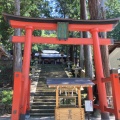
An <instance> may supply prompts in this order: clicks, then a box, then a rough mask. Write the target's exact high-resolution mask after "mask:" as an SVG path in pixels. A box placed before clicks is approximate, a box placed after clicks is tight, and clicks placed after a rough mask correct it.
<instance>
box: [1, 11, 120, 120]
mask: <svg viewBox="0 0 120 120" xmlns="http://www.w3.org/2000/svg"><path fill="white" fill-rule="evenodd" d="M3 16H4V18H5V20H6V21H8V22H9V24H10V26H11V27H12V28H20V29H24V30H25V35H24V36H13V37H12V42H14V43H16V42H20V43H24V56H23V66H22V71H14V94H13V104H12V116H11V120H25V114H26V112H27V111H29V108H30V104H29V97H30V91H29V89H30V80H29V68H30V56H31V46H32V43H47V44H72V45H80V44H83V45H93V53H94V61H95V71H96V84H97V87H98V96H99V106H98V108H99V109H100V111H101V113H105V112H106V111H110V110H108V109H107V101H106V92H105V91H106V90H105V83H104V82H103V78H104V74H103V67H102V60H101V52H100V45H110V44H113V42H112V40H110V39H105V38H99V36H98V33H99V32H107V31H111V30H112V29H113V28H114V26H115V25H117V23H118V22H119V19H110V20H73V19H40V18H28V17H21V16H14V15H9V14H6V13H4V14H3ZM58 22H67V23H68V31H89V32H90V33H91V38H68V40H59V39H57V38H44V37H35V36H33V35H32V33H33V31H34V30H57V23H58ZM111 77H112V79H113V80H114V75H113V76H111ZM115 80H116V81H119V79H118V78H115ZM113 83H114V82H113ZM117 83H118V82H116V84H117ZM116 84H114V86H113V87H115V85H116ZM119 84H120V83H119ZM119 84H118V85H117V89H115V88H113V89H114V96H113V97H115V98H116V99H114V106H115V107H114V109H113V112H114V114H115V117H116V119H117V120H118V119H120V112H119V111H120V104H119V103H118V101H120V95H119V96H117V92H116V90H119V91H120V85H119ZM88 92H89V98H90V99H91V100H92V99H93V97H92V90H91V88H89V91H88ZM116 106H117V107H116ZM105 108H106V109H105Z"/></svg>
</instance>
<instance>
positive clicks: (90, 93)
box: [87, 86, 93, 101]
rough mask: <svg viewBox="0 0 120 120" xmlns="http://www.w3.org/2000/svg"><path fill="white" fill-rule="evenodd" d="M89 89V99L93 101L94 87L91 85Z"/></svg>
mask: <svg viewBox="0 0 120 120" xmlns="http://www.w3.org/2000/svg"><path fill="white" fill-rule="evenodd" d="M87 89H88V99H89V100H92V101H93V90H92V87H91V86H89V87H88V88H87Z"/></svg>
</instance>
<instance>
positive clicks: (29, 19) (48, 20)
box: [3, 13, 120, 24]
mask: <svg viewBox="0 0 120 120" xmlns="http://www.w3.org/2000/svg"><path fill="white" fill-rule="evenodd" d="M3 16H4V18H5V20H6V21H8V22H9V21H10V20H15V21H23V22H38V23H57V22H68V23H69V24H117V23H118V22H119V20H120V18H115V19H106V20H75V19H61V18H32V17H23V16H18V15H11V14H7V13H3Z"/></svg>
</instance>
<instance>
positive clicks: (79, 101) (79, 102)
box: [78, 88, 81, 108]
mask: <svg viewBox="0 0 120 120" xmlns="http://www.w3.org/2000/svg"><path fill="white" fill-rule="evenodd" d="M78 107H79V108H81V90H80V88H78Z"/></svg>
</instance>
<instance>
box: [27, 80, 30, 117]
mask: <svg viewBox="0 0 120 120" xmlns="http://www.w3.org/2000/svg"><path fill="white" fill-rule="evenodd" d="M30 85H31V80H29V84H28V93H27V111H26V114H27V115H29V113H30Z"/></svg>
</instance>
